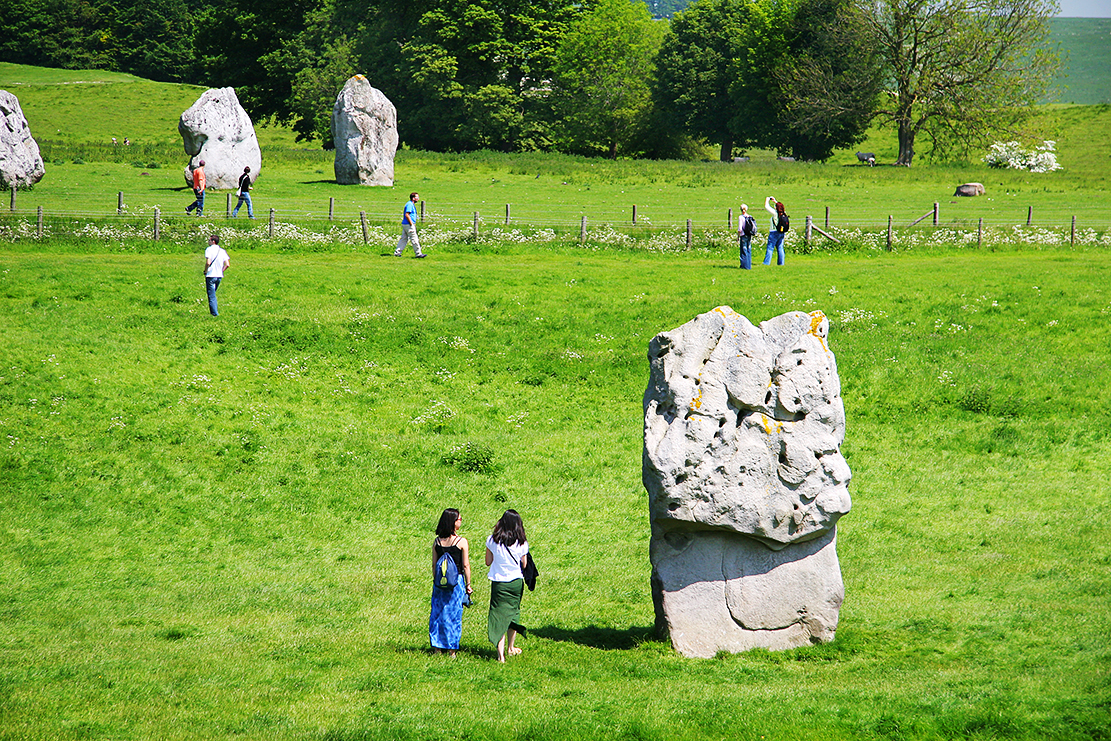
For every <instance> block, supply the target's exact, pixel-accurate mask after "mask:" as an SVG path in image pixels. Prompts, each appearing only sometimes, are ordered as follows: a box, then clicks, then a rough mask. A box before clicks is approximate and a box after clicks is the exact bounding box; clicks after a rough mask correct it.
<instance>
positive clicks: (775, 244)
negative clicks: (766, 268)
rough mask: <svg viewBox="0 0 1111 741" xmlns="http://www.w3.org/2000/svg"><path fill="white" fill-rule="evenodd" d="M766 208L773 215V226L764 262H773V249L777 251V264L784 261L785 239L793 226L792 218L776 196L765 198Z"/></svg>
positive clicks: (769, 263) (769, 233)
mask: <svg viewBox="0 0 1111 741" xmlns="http://www.w3.org/2000/svg"><path fill="white" fill-rule="evenodd" d="M773 204H774V205H773ZM764 210H765V211H767V212H768V213H769V214H771V215H772V220H771V228H770V229H768V251H767V252H766V253H765V254H764V264H765V265H771V264H772V250H775V251H776V265H782V264H783V262H784V255H783V239H784V237H786V235H787V230H788V229H790V228H791V220H790V219H789V218H788V217H787V212H786V210H785V207H784V206H783V204H782V203H780V202H779V201H777V200H775V196H768V197H767V198H766V199H764Z"/></svg>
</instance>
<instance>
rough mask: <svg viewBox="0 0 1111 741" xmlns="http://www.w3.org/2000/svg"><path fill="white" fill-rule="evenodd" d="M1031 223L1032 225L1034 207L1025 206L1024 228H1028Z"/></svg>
mask: <svg viewBox="0 0 1111 741" xmlns="http://www.w3.org/2000/svg"><path fill="white" fill-rule="evenodd" d="M1033 223H1034V207H1033V206H1027V207H1026V226H1030V225H1031V224H1033Z"/></svg>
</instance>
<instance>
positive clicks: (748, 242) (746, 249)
mask: <svg viewBox="0 0 1111 741" xmlns="http://www.w3.org/2000/svg"><path fill="white" fill-rule="evenodd" d="M737 226H738V229H737V231H738V232H739V233H740V236H739V238H738V239H739V241H740V243H741V269H743V270H752V238H753V237H755V236H756V219H754V218H752V217H751V216H749V215H748V204H745V203H742V204H741V223H740V224H738V225H737Z"/></svg>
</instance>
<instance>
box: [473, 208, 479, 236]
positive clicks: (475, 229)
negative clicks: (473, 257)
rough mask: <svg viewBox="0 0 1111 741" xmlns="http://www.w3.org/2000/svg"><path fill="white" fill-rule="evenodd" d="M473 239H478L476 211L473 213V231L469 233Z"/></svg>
mask: <svg viewBox="0 0 1111 741" xmlns="http://www.w3.org/2000/svg"><path fill="white" fill-rule="evenodd" d="M471 233H472V234H473V235H474V238H475V239H476V240H477V239H478V211H475V212H474V230H473V231H472V232H471Z"/></svg>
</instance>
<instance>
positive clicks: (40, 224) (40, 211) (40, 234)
mask: <svg viewBox="0 0 1111 741" xmlns="http://www.w3.org/2000/svg"><path fill="white" fill-rule="evenodd" d="M38 235H39V238H40V239H41V238H42V206H39V227H38Z"/></svg>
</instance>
